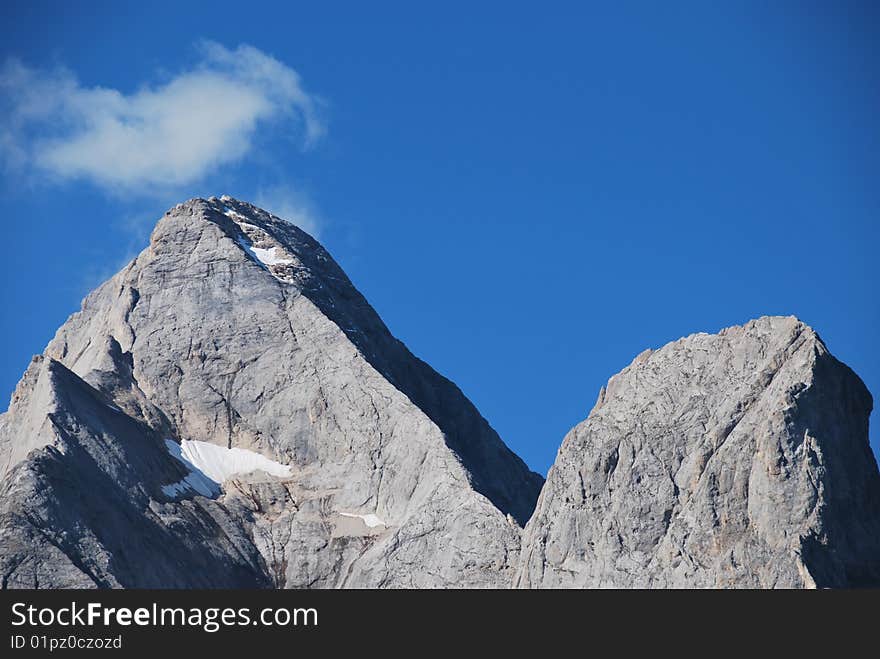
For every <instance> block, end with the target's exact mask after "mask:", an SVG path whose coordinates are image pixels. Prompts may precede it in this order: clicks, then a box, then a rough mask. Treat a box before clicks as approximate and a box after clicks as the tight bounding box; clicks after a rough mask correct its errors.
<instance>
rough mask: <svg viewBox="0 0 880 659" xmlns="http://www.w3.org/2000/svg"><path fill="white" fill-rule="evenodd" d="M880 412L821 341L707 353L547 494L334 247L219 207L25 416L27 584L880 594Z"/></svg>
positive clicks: (554, 472)
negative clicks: (382, 314) (400, 335)
mask: <svg viewBox="0 0 880 659" xmlns="http://www.w3.org/2000/svg"><path fill="white" fill-rule="evenodd" d="M871 406H872V401H871V396H870V394H869V393H868V391H867V390H866V389H865V387H864V385H863V384H862V382H861V381H860V380H859V378H858V377H857V376H856V375H855V374H854V373H853V372H852V371H850V370H849V369H848V368H847V367H846V366H844V365H843V364H841V363H840V362H838V361H836V360H835V359H834V358H833V357H832V356H831V355H830V354H829V353H828V351H827V349H826V348H825V346H824V344H823V343H822V342H821V341H820V340H819V338H818V337H817V336H816V334H815V333H814V332H813V331H812V330H811V329H810V328H808V327H806V326H805V325H803V323H801V322H799V321H798V320H796V319H794V318H761V319H759V320H757V321H753V322H751V323H748V324H747V325H745V326H743V327H733V328H729V329H727V330H724V331H722V332H721V333H719V334H718V335H713V336H710V335H706V334H697V335H694V336H691V337H688V338H686V339H681V340H680V341H677V342H674V343H671V344H669V345H667V346H665V347H663V348H661V349H660V350H657V351H650V350H647V351H645V352H643V353H642V354H640V355H639V356H638V357H637V358H636V359H635V361H634V362H633V363H632V364H631V365H630V366H629V367H627V368H626V369H624V370H623V371H622V372H621V373H619V374H618V375H616V376H614V377H613V378H611V380H610V381H609V383H608V386H607V387H605V388H603V390H602V391H601V393H600V396H599V400H598V401H597V403H596V406H595V408H594V409H593V411H592V412H591V413H590V416H589V418H588V419H587V420H586V421H584V422H583V423H581V424H580V425H578V426H577V427H576V428H575V429H574V430H572V431H571V432H570V433H569V435H568V436H567V437H566V438H565V441H564V443H563V445H562V447H561V449H560V451H559V455H558V458H557V460H556V463H555V464H554V466H553V468H552V469H551V471H550V474H549V476H548V480H547V482H546V484H544V487H543V490H541V486H542V482H543V481H542V479H541V477H540V476H538V475H536V474H534V473H532V472H530V471H529V470H528V469H527V468H526V466H525V465H524V464H523V462H522V461H521V460H520V459H519V458H518V457H516V456H515V455H514V454H513V453H511V451H510V450H508V449H507V447H506V446H505V445H504V444H503V443H502V442H501V440H500V439H499V438H498V436H497V434H496V433H495V432H494V431H493V430H492V428H491V427H490V426H489V424H488V423H487V422H486V421H485V420H484V419H483V418H482V417H481V416H480V414H479V413H478V412H477V410H476V409H475V408H474V407H473V405H472V404H471V403H470V402H469V401H468V400H467V398H466V397H465V396H464V395H463V394H462V393H461V391H459V389H458V388H457V387H456V386H455V385H454V384H452V383H451V382H449V381H448V380H446V379H445V378H443V377H442V376H440V375H438V374H437V373H436V372H434V371H433V370H432V369H431V368H430V367H429V366H428V365H427V364H425V363H424V362H422V361H420V360H419V359H417V358H416V357H414V356H413V355H412V354H411V353H410V352H409V351H408V350H407V348H406V347H405V346H404V345H403V344H402V343H401V342H400V341H398V340H397V339H395V338H394V337H393V336H392V335H391V334H390V332H389V331H388V329H387V328H386V327H385V325H384V324H383V323H382V321H381V320H380V319H379V317H378V316H377V315H376V313H375V312H374V311H373V309H372V308H371V307H370V306H369V304H368V303H367V302H366V300H365V299H364V298H363V296H362V295H361V294H360V293H359V292H358V291H357V290H356V289H355V288H354V286H353V285H352V284H351V282H350V281H349V280H348V278H347V277H346V275H345V274H344V273H343V272H342V270H341V269H340V268H339V266H338V265H337V264H336V263H335V262H334V261H333V259H332V258H331V257H330V255H329V254H328V253H327V252H326V251H325V250H324V249H323V248H322V247H321V246H320V245H319V244H318V243H317V242H315V240H313V239H312V238H311V237H310V236H308V235H307V234H306V233H304V232H302V231H301V230H299V229H298V228H297V227H295V226H293V225H291V224H288V223H287V222H284V221H283V220H280V219H279V218H276V217H274V216H271V215H269V214H268V213H266V212H264V211H262V210H260V209H258V208H255V207H254V206H252V205H250V204H246V203H242V202H239V201H236V200H234V199H231V198H229V197H222V198H219V199H217V198H211V199H193V200H190V201H188V202H186V203H184V204H179V205H178V206H176V207H175V208H173V209H171V210H169V211H168V212H167V213H166V214H165V216H164V217H163V218H162V219H161V220H160V221H159V223H158V225H157V226H156V228H155V230H154V231H153V234H152V236H151V240H150V245H149V247H148V248H147V249H146V250H144V252H142V253H141V254H140V255H139V256H138V257H137V258H136V259H135V260H134V261H132V262H131V263H130V264H129V265H127V266H126V267H125V268H124V269H123V270H122V271H121V272H119V273H118V274H117V275H115V276H114V277H113V278H112V279H110V280H109V281H107V282H106V283H104V284H103V285H102V286H100V287H99V288H98V289H97V290H95V291H94V292H93V293H92V294H90V295H89V296H88V297H87V298H86V300H85V301H84V302H83V306H82V309H81V311H79V312H77V313H75V314H73V315H72V316H71V317H70V319H68V321H67V322H66V323H65V324H64V325H63V326H62V327H61V328H60V329H59V330H58V332H57V334H56V336H55V338H54V339H53V340H52V341H51V342H50V344H49V345H48V347H47V348H46V350H45V352H44V354H43V355H41V356H38V357H35V358H34V360H33V362H32V363H31V365H30V366H29V368H28V369H27V371H26V373H25V375H24V377H23V378H22V380H21V382H20V383H19V385H18V387H17V389H16V391H15V393H14V394H13V397H12V401H11V404H10V407H9V411H8V412H7V413H5V414H3V415H0V577H2V584H0V585H2V587H4V588H14V587H41V588H60V587H98V588H106V587H183V588H190V587H206V588H214V587H227V588H237V587H258V588H264V587H265V588H272V587H274V588H291V587H293V588H344V587H354V588H357V587H366V588H400V587H416V588H432V587H507V586H510V585H511V584H512V585H515V586H519V587H533V588H546V587H606V586H608V587H719V586H720V587H726V586H745V587H816V586H818V587H824V586H832V587H834V586H863V585H880V474H878V470H877V465H876V462H875V460H874V457H873V454H872V453H871V451H870V448H869V446H868V415H869V413H870V410H871ZM218 465H219V466H218ZM539 491H540V499H538V494H539ZM536 499H538V504H537V509H535V502H536ZM533 511H534V515H532V513H533ZM530 517H531V519H530ZM526 522H528V524H527V526H526V528H525V531H524V532H523V530H522V528H521V525H522V524H525V523H526Z"/></svg>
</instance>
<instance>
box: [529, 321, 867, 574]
mask: <svg viewBox="0 0 880 659" xmlns="http://www.w3.org/2000/svg"><path fill="white" fill-rule="evenodd" d="M871 407H872V400H871V396H870V394H869V393H868V391H867V389H866V388H865V386H864V385H863V384H862V382H861V380H860V379H859V378H858V377H857V376H856V375H855V374H854V373H853V372H852V371H851V370H850V369H849V368H847V367H846V366H845V365H843V364H841V363H840V362H838V361H837V360H836V359H834V357H832V356H831V355H830V354H829V352H828V350H827V349H826V347H825V345H824V344H823V343H822V341H821V340H820V339H819V337H818V336H817V335H816V334H815V333H814V332H813V330H811V329H810V328H809V327H807V326H805V325H804V324H803V323H801V322H800V321H798V320H797V319H795V318H761V319H759V320H756V321H752V322H750V323H748V324H746V325H745V326H743V327H732V328H729V329H727V330H724V331H722V332H721V333H720V334H718V335H706V334H696V335H693V336H690V337H687V338H685V339H681V340H679V341H676V342H674V343H670V344H668V345H666V346H664V347H663V348H661V349H660V350H657V351H654V352H652V351H650V350H649V351H646V352H644V353H642V354H641V355H639V356H638V357H637V358H636V359H635V361H634V362H633V363H632V364H630V366H628V367H627V368H626V369H624V370H623V371H621V372H620V373H618V374H617V375H615V376H614V377H613V378H611V380H610V381H609V382H608V385H607V387H605V388H604V389H603V390H602V392H601V393H600V395H599V400H598V401H597V403H596V406H595V408H594V409H593V411H592V412H591V413H590V416H589V417H588V418H587V420H586V421H584V422H583V423H581V424H580V425H578V426H577V427H575V428H574V429H573V430H572V431H571V432H570V433H569V434H568V435H567V436H566V438H565V440H564V442H563V444H562V447H561V449H560V451H559V455H558V457H557V459H556V462H555V464H554V465H553V467H552V468H551V470H550V473H549V474H548V477H547V482H546V484H545V486H544V489H543V491H542V493H541V497H540V499H539V502H538V507H537V510H536V511H535V515H534V517H533V518H532V519H531V521H530V522H529V524H528V525H527V527H526V529H525V533H524V538H523V550H522V558H521V563H520V567H519V570H518V574H517V577H516V580H515V582H516V585H518V586H520V587H532V588H542V587H728V586H737V587H759V588H768V587H784V588H793V587H794V588H797V587H817V586H818V587H842V586H877V585H880V475H878V471H877V464H876V462H875V460H874V457H873V454H872V453H871V450H870V447H869V444H868V416H869V414H870V412H871Z"/></svg>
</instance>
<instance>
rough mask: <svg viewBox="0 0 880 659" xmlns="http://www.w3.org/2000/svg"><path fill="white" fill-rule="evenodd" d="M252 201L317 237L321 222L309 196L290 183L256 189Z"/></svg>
mask: <svg viewBox="0 0 880 659" xmlns="http://www.w3.org/2000/svg"><path fill="white" fill-rule="evenodd" d="M254 203H255V204H256V205H257V206H259V207H260V208H262V209H263V210H267V211H269V212H270V213H272V214H273V215H277V216H278V217H280V218H281V219H284V220H287V221H288V222H292V223H293V224H295V225H296V226H298V227H299V228H300V229H302V230H303V231H305V232H306V233H308V234H311V235H312V236H313V237H315V238H318V237H319V233H320V231H321V227H322V222H321V218H320V215H319V214H318V211H317V209H316V207H315V204H314V203H313V202H312V200H311V198H309V196H308V195H307V194H305V193H304V192H302V191H301V190H297V189H296V188H294V187H293V186H290V185H277V186H272V187H269V188H263V189H261V190H258V191H257V196H256V199H255V201H254Z"/></svg>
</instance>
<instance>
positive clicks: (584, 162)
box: [0, 0, 880, 472]
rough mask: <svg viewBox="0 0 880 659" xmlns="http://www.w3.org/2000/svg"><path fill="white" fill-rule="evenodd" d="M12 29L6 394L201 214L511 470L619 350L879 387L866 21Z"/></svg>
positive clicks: (409, 18)
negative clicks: (445, 409) (849, 374)
mask: <svg viewBox="0 0 880 659" xmlns="http://www.w3.org/2000/svg"><path fill="white" fill-rule="evenodd" d="M17 4H19V5H26V6H13V3H6V4H5V6H4V7H3V9H0V12H2V13H3V16H2V17H0V18H2V20H3V23H4V24H5V25H6V26H7V30H6V31H5V34H4V40H3V42H2V44H0V58H2V59H0V67H2V68H0V71H2V75H0V113H2V114H0V167H2V169H0V172H2V180H0V189H2V195H0V214H2V217H3V226H4V234H5V235H4V238H5V244H6V250H5V254H4V258H3V259H2V265H0V267H2V277H3V279H2V288H0V306H2V308H3V309H4V313H3V315H2V321H0V340H2V342H3V345H4V346H5V350H4V351H3V353H2V361H0V395H2V396H3V397H4V398H6V397H7V396H8V395H9V394H10V393H11V392H12V389H13V388H14V386H15V383H16V382H17V381H18V379H19V377H20V376H21V373H22V372H23V370H24V368H25V367H26V365H27V363H28V360H29V359H30V356H31V355H32V354H35V353H39V352H41V351H42V350H43V347H44V346H45V344H46V343H47V342H48V340H49V339H50V338H51V336H52V335H53V334H54V331H55V329H56V328H57V327H58V325H60V324H61V323H62V322H63V321H64V319H65V318H66V317H67V316H68V315H69V314H70V313H72V312H73V311H75V310H76V309H77V308H78V307H79V302H80V299H81V298H82V297H83V296H84V294H85V293H87V292H88V290H89V289H90V288H92V287H93V286H95V285H96V284H98V283H99V282H100V281H102V280H103V279H105V278H106V277H108V276H110V275H111V274H113V272H115V271H116V270H117V269H118V268H119V267H120V266H121V265H122V264H123V263H124V262H125V261H126V260H127V259H128V258H130V257H131V256H132V255H134V254H135V253H137V252H138V251H140V249H142V248H143V247H144V246H145V245H146V242H147V236H148V234H149V231H150V229H151V228H152V225H153V224H154V222H155V220H156V219H157V218H159V217H160V216H161V214H162V213H163V212H164V210H165V209H166V208H167V207H169V206H170V205H172V204H174V203H176V202H178V201H181V200H183V199H186V198H189V197H193V196H210V195H220V194H231V195H233V196H236V197H239V198H242V199H247V200H253V201H257V202H260V203H262V204H264V205H266V206H268V207H269V208H270V209H271V210H275V211H276V212H279V213H285V214H288V215H290V216H293V217H294V218H295V219H296V220H297V221H298V222H300V223H302V224H303V225H304V226H307V227H309V228H310V229H312V230H313V231H316V232H317V234H318V235H319V237H320V239H321V240H322V242H324V244H325V245H326V246H327V247H328V249H330V251H331V252H332V253H333V255H334V256H335V257H336V259H337V260H338V261H339V262H340V264H341V265H342V266H343V268H345V270H346V271H347V272H348V274H349V275H350V276H351V278H352V279H353V281H354V282H355V284H356V285H357V286H358V287H359V288H360V289H361V290H362V291H363V292H364V294H365V295H366V296H367V298H368V299H369V300H370V301H371V303H372V304H373V305H374V306H375V308H376V309H377V311H378V312H379V313H380V314H381V315H382V317H383V318H384V319H385V321H386V323H387V324H388V325H389V327H390V328H391V329H392V331H393V332H394V333H395V334H396V335H397V336H398V337H400V338H401V339H402V340H404V341H405V342H406V343H407V344H408V345H409V347H410V348H411V349H412V350H413V351H414V352H415V353H416V354H418V355H419V356H420V357H422V358H424V359H425V360H426V361H428V362H429V363H431V364H432V365H433V366H434V367H435V368H436V369H438V370H439V371H440V372H442V373H444V374H445V375H447V376H448V377H450V378H451V379H453V380H454V381H455V382H456V383H457V384H458V385H459V386H460V387H461V388H462V389H463V390H464V392H465V393H466V394H467V395H468V396H470V397H471V399H472V400H473V401H474V402H475V403H476V405H477V406H478V408H479V409H480V410H481V412H482V413H483V414H484V416H486V417H487V418H488V419H489V421H490V422H491V423H492V424H493V426H494V427H495V428H496V429H497V430H498V431H499V433H500V434H501V436H502V437H503V438H504V439H505V441H506V442H507V443H508V444H509V445H510V446H511V447H512V448H513V449H514V450H516V451H517V452H518V453H519V454H520V455H522V456H523V458H524V459H525V460H526V461H527V462H528V463H529V464H530V466H532V468H534V469H535V470H537V471H540V472H545V471H546V469H547V468H548V467H549V465H550V464H551V463H552V461H553V459H554V457H555V454H556V450H557V448H558V446H559V444H560V442H561V440H562V437H563V435H564V434H565V433H566V432H567V431H568V430H569V429H570V427H571V426H573V425H574V424H576V423H577V422H579V421H581V420H582V419H583V418H585V417H586V415H587V413H588V411H589V409H590V408H591V406H592V405H593V403H594V401H595V398H596V395H597V393H598V390H599V387H600V386H601V385H603V384H604V383H605V381H606V380H607V379H608V377H610V376H611V375H613V374H614V373H615V372H617V371H619V370H620V369H621V368H623V367H624V366H626V365H627V364H628V363H629V362H630V361H631V360H632V358H633V357H634V356H635V355H636V354H638V353H639V352H641V351H642V350H643V349H644V348H646V347H653V348H656V347H659V346H661V345H662V344H664V343H666V342H668V341H670V340H674V339H677V338H679V337H681V336H684V335H687V334H690V333H693V332H698V331H707V332H714V331H717V330H718V329H720V328H722V327H725V326H729V325H733V324H739V323H743V322H745V321H747V320H749V319H750V318H754V317H757V316H760V315H764V314H795V315H797V316H799V317H800V318H802V319H803V320H805V321H806V322H808V323H810V324H811V325H812V326H813V327H815V329H816V330H817V331H818V332H819V333H820V335H821V336H822V337H823V339H824V340H825V341H826V343H827V344H828V346H829V348H830V349H831V351H832V352H833V353H834V354H835V355H836V356H837V357H838V358H840V359H841V360H843V361H845V362H846V363H848V364H849V365H850V366H851V367H852V368H853V369H854V370H855V371H856V372H857V373H858V374H859V375H860V376H861V377H862V379H863V380H864V381H865V382H866V384H867V385H868V387H869V389H871V391H872V392H874V394H875V395H877V394H878V392H880V349H878V347H877V339H878V336H877V331H876V328H877V325H878V321H880V304H878V296H877V284H878V273H877V251H878V238H880V229H878V225H880V223H878V211H880V181H878V172H880V122H878V121H877V119H876V116H877V113H878V106H880V56H878V55H880V52H878V51H880V46H878V45H877V44H878V40H877V38H876V37H877V25H878V22H877V12H876V10H873V9H871V8H870V3H861V4H860V3H845V2H839V3H815V4H813V3H809V2H790V3H786V2H776V3H758V2H736V3H705V2H693V3H669V4H668V5H667V3H654V2H646V3H602V4H599V3H595V4H594V3H570V4H562V3H558V4H557V3H552V2H551V3H540V4H538V3H532V4H531V5H515V4H511V3H504V5H503V6H504V9H503V10H502V9H501V6H502V5H501V4H498V5H496V6H495V7H494V8H492V7H489V6H485V7H483V8H477V7H475V6H474V4H475V3H461V4H457V3H452V2H449V3H442V6H438V7H436V8H434V9H430V10H427V9H424V8H414V7H413V6H411V5H413V4H417V3H400V4H396V5H394V4H386V3H369V4H368V3H350V4H338V3H329V2H328V3H308V4H306V3H285V4H286V6H285V7H284V8H278V7H274V6H272V5H271V4H264V3H261V2H257V1H253V0H252V1H251V2H248V3H244V4H242V3H232V2H229V3H226V2H214V3H210V5H209V4H204V5H198V4H189V3H184V6H183V7H180V6H179V5H178V4H177V3H164V2H150V3H143V2H139V3H123V2H77V3H61V2H54V3H46V2H39V1H35V2H30V3H17ZM715 5H717V6H715ZM722 5H725V6H722ZM767 5H770V6H767ZM127 153H136V154H137V157H136V158H135V157H131V158H123V157H122V156H123V155H125V154H127ZM876 418H877V415H876V414H875V415H874V416H873V417H872V421H876ZM871 437H872V442H873V446H874V449H875V451H877V450H878V449H880V434H878V432H877V430H876V429H872V431H871Z"/></svg>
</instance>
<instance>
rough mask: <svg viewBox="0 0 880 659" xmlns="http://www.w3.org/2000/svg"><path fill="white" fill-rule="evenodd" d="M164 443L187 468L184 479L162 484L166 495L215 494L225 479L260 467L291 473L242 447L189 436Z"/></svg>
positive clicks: (282, 475)
mask: <svg viewBox="0 0 880 659" xmlns="http://www.w3.org/2000/svg"><path fill="white" fill-rule="evenodd" d="M165 446H166V447H167V448H168V452H169V453H171V455H172V456H173V457H174V458H176V459H177V460H179V461H180V462H182V463H183V464H184V465H186V466H187V467H188V468H189V470H190V473H189V474H188V475H187V476H186V478H184V479H183V480H181V481H178V482H177V483H172V484H171V485H165V486H164V487H163V488H162V491H163V492H164V493H165V494H166V495H167V496H169V497H175V496H178V495H180V494H183V493H186V492H187V491H190V490H192V491H195V492H197V493H199V494H201V495H202V496H206V497H212V496H216V495H217V494H219V493H220V484H221V483H223V482H224V481H227V480H229V479H230V478H233V477H235V476H244V475H245V474H250V473H253V472H255V471H262V472H264V473H266V474H269V475H270V476H277V477H279V478H290V477H291V476H292V475H293V471H292V470H291V468H290V467H288V466H286V465H283V464H281V463H280V462H275V461H274V460H270V459H269V458H267V457H265V456H262V455H260V454H259V453H256V452H254V451H248V450H247V449H243V448H231V449H230V448H226V447H224V446H217V445H216V444H211V443H209V442H199V441H195V440H188V439H185V440H183V441H182V442H181V443H180V444H178V443H177V442H175V441H174V440H171V439H166V440H165Z"/></svg>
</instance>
